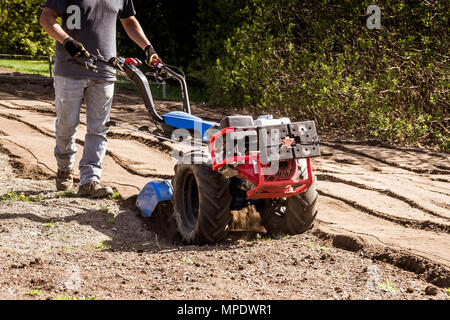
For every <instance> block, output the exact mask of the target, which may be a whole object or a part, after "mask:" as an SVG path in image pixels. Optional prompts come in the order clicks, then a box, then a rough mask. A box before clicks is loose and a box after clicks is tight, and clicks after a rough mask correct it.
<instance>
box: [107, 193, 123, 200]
mask: <svg viewBox="0 0 450 320" xmlns="http://www.w3.org/2000/svg"><path fill="white" fill-rule="evenodd" d="M121 197H122V196H121V195H120V193H118V192H115V193H114V194H113V195H111V196H109V199H111V200H119V199H120V198H121Z"/></svg>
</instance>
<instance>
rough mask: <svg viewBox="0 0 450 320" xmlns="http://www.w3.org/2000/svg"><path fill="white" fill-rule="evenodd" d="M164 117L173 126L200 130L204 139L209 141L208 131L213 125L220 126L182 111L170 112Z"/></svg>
mask: <svg viewBox="0 0 450 320" xmlns="http://www.w3.org/2000/svg"><path fill="white" fill-rule="evenodd" d="M163 119H164V122H165V123H166V124H167V125H169V126H171V127H174V128H177V129H192V130H196V131H198V132H199V133H200V134H201V137H202V139H203V140H204V141H206V142H207V141H208V139H207V136H206V132H207V131H208V130H209V129H210V128H211V127H214V126H217V127H218V126H219V124H218V123H216V122H212V121H205V120H202V119H200V118H199V117H196V116H194V115H192V114H189V113H186V112H182V111H173V112H169V113H167V114H165V115H164V116H163Z"/></svg>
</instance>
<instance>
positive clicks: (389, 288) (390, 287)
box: [378, 280, 397, 293]
mask: <svg viewBox="0 0 450 320" xmlns="http://www.w3.org/2000/svg"><path fill="white" fill-rule="evenodd" d="M378 289H380V290H382V291H386V292H390V293H395V292H396V291H397V289H396V288H395V286H394V284H393V283H392V282H390V281H389V280H386V282H384V283H380V284H379V285H378Z"/></svg>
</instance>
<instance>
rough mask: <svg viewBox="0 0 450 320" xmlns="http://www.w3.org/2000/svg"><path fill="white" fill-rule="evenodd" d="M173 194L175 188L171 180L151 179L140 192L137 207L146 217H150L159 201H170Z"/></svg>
mask: <svg viewBox="0 0 450 320" xmlns="http://www.w3.org/2000/svg"><path fill="white" fill-rule="evenodd" d="M172 194H173V188H172V183H171V182H170V180H161V181H151V182H149V183H147V184H146V185H145V187H144V189H142V191H141V192H140V193H139V195H138V197H137V200H136V207H137V208H138V209H139V211H140V212H141V213H142V214H143V215H144V217H145V218H150V217H151V216H152V214H153V212H154V211H155V209H156V207H157V206H158V203H160V202H161V201H169V200H170V199H171V198H172Z"/></svg>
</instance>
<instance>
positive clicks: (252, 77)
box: [203, 0, 450, 150]
mask: <svg viewBox="0 0 450 320" xmlns="http://www.w3.org/2000/svg"><path fill="white" fill-rule="evenodd" d="M378 3H379V6H380V7H381V10H382V21H381V23H382V29H381V30H369V29H367V28H366V19H367V17H368V16H367V15H366V12H365V11H366V8H367V7H368V6H369V5H370V4H371V3H369V1H362V2H359V1H331V0H324V1H320V2H318V1H315V2H313V1H295V0H271V1H269V0H251V1H249V2H248V3H247V5H246V6H245V7H244V8H241V9H240V10H239V14H238V16H239V17H241V23H240V24H239V25H238V26H236V27H235V28H234V30H233V32H232V33H230V35H229V36H228V38H227V39H226V40H225V41H224V42H223V46H224V50H223V54H221V55H219V58H218V59H217V60H215V61H214V63H211V64H210V66H209V67H207V68H205V72H206V73H207V76H205V77H204V78H203V79H204V81H205V82H206V84H207V86H208V89H209V94H210V97H211V101H212V102H213V103H215V104H218V105H224V106H228V107H232V108H234V109H238V110H241V111H242V110H244V111H249V112H254V113H258V114H259V113H263V112H270V113H277V114H283V115H289V116H290V117H291V118H293V119H313V120H315V121H316V122H317V123H318V125H319V127H321V128H323V129H331V130H335V129H339V128H346V129H347V132H350V133H359V134H367V135H368V136H372V137H378V138H381V139H383V140H387V141H390V142H400V143H409V142H423V143H427V144H428V146H431V147H435V148H441V149H444V150H450V145H449V135H448V124H449V114H448V113H449V112H448V111H449V110H448V109H449V108H448V101H449V94H448V74H449V72H448V71H449V70H448V65H449V64H448V48H447V45H448V43H449V41H448V32H447V27H448V17H449V12H450V10H448V9H449V7H448V2H446V1H420V2H419V3H418V4H417V2H414V3H415V4H413V2H412V1H411V2H409V1H390V0H386V1H379V2H378Z"/></svg>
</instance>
